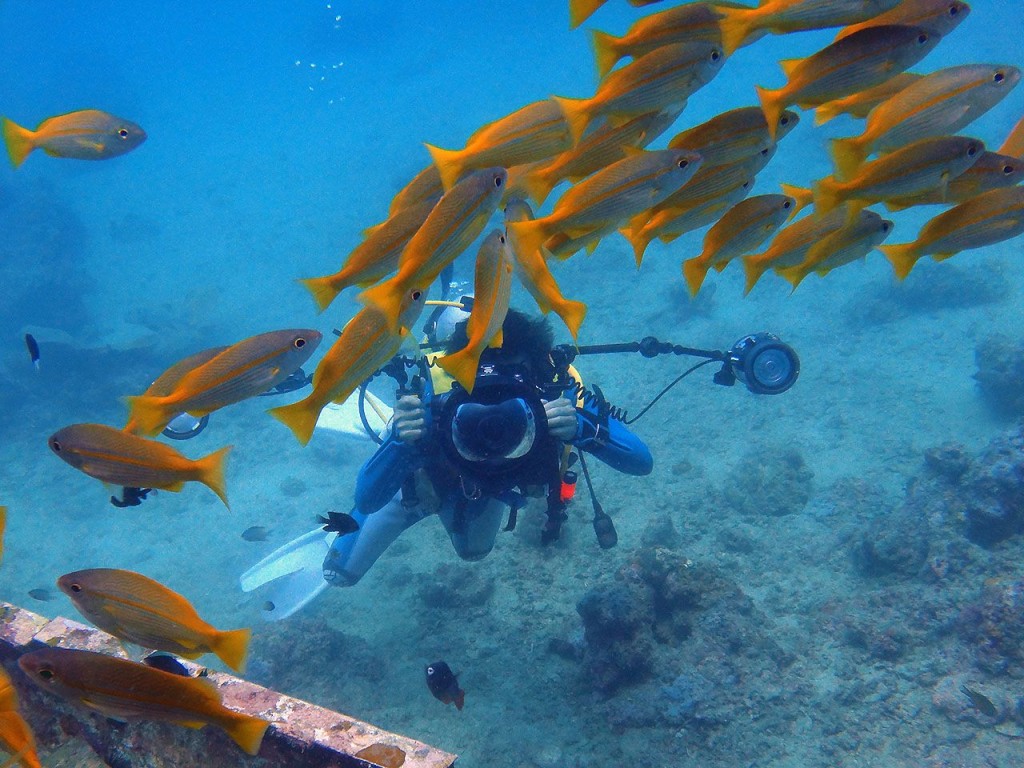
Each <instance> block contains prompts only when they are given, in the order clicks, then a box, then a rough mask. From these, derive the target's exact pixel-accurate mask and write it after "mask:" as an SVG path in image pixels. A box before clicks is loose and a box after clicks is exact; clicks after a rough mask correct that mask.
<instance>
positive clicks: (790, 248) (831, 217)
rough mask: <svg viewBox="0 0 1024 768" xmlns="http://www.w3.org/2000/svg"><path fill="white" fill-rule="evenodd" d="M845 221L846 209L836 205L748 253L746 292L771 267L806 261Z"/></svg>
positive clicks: (781, 232) (783, 231)
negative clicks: (821, 214) (808, 253)
mask: <svg viewBox="0 0 1024 768" xmlns="http://www.w3.org/2000/svg"><path fill="white" fill-rule="evenodd" d="M845 220H846V210H845V208H836V209H835V210H834V211H830V212H829V213H826V214H825V215H823V216H805V217H804V218H802V219H800V220H799V221H796V222H794V223H792V224H790V225H789V226H788V227H786V228H785V229H783V230H781V231H780V232H779V233H778V234H777V235H776V236H775V237H774V238H773V239H772V241H771V243H769V244H768V248H767V249H765V250H764V251H762V252H761V253H755V254H752V255H750V256H744V257H743V269H744V270H745V272H746V276H747V284H746V287H745V288H744V290H743V295H744V296H746V295H747V294H748V293H750V291H751V290H752V289H753V287H754V285H756V284H757V281H758V280H760V279H761V275H763V274H764V273H765V272H766V271H767V270H769V269H773V268H776V269H781V268H785V267H792V266H796V265H797V264H800V263H801V262H803V260H804V259H805V258H806V256H807V252H808V251H809V250H810V249H811V248H812V247H813V246H814V244H815V243H817V242H819V241H820V240H822V239H823V238H825V237H828V235H830V234H831V233H833V232H835V231H836V230H837V229H839V228H840V227H842V226H843V223H844V222H845Z"/></svg>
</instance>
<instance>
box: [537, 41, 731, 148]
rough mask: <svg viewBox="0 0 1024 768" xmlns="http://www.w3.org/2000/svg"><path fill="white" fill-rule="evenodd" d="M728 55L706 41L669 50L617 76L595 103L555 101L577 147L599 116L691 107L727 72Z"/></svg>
mask: <svg viewBox="0 0 1024 768" xmlns="http://www.w3.org/2000/svg"><path fill="white" fill-rule="evenodd" d="M724 62H725V56H723V55H722V49H721V48H720V47H719V46H717V45H714V44H713V43H708V42H705V41H701V40H697V41H694V42H690V43H673V44H672V45H663V46H661V47H660V48H656V49H654V50H653V51H651V52H650V53H647V54H644V55H643V56H641V57H640V58H639V59H635V60H634V61H632V62H630V63H629V64H627V65H626V66H624V67H622V68H621V69H617V70H615V71H614V72H611V73H610V74H609V75H608V77H606V78H605V79H604V81H603V82H602V83H601V85H600V86H598V89H597V93H595V94H594V95H593V96H592V97H591V98H589V99H567V98H563V97H561V96H554V97H553V98H554V99H555V101H557V102H558V103H559V104H560V105H561V107H562V111H563V112H565V119H566V120H568V121H569V130H570V131H571V132H572V138H573V141H574V142H578V141H579V140H580V139H581V138H582V137H583V135H584V134H585V132H586V130H587V126H589V125H590V123H591V121H592V120H593V119H594V118H596V117H597V116H598V115H604V116H612V117H615V118H616V119H619V120H621V121H622V122H625V119H628V118H630V117H636V116H638V115H644V114H648V113H650V112H660V111H661V110H664V109H668V108H669V107H671V106H672V105H679V104H682V103H684V102H685V101H686V99H687V98H689V97H690V95H691V94H693V93H695V92H696V91H697V90H698V89H700V88H701V87H702V86H704V85H707V84H708V83H709V82H711V80H712V79H713V78H714V77H715V75H717V74H718V73H719V71H721V69H722V64H723V63H724Z"/></svg>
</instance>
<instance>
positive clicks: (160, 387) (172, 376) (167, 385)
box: [124, 347, 227, 435]
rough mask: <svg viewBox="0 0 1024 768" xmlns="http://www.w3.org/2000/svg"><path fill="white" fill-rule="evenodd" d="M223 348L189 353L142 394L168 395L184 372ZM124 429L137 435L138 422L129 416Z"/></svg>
mask: <svg viewBox="0 0 1024 768" xmlns="http://www.w3.org/2000/svg"><path fill="white" fill-rule="evenodd" d="M225 349H227V347H212V348H211V349H204V350H203V351H202V352H196V353H195V354H194V355H189V356H188V357H186V358H185V359H184V360H179V361H178V362H176V363H175V364H174V365H172V366H171V367H170V368H168V369H167V370H166V371H164V372H163V373H161V374H160V375H159V376H158V377H157V378H156V381H154V382H153V383H152V384H150V385H149V389H147V390H146V391H145V392H144V393H143V394H144V395H150V396H153V397H164V396H165V395H169V394H170V393H171V392H173V391H174V388H175V387H176V386H177V384H178V382H179V381H181V379H182V378H183V377H184V376H185V375H186V374H189V373H191V372H192V371H194V370H195V369H196V368H198V367H199V366H200V365H202V364H203V363H207V362H209V361H210V360H212V359H213V358H215V357H216V356H217V355H219V354H220V353H221V352H223V351H224V350H225ZM124 431H125V432H131V433H132V434H133V435H137V434H138V433H139V424H138V422H137V421H135V419H133V418H129V419H128V423H127V424H125V425H124Z"/></svg>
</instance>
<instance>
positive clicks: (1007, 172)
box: [1003, 165, 1013, 176]
mask: <svg viewBox="0 0 1024 768" xmlns="http://www.w3.org/2000/svg"><path fill="white" fill-rule="evenodd" d="M1011 173H1013V166H1012V165H1004V166H1003V175H1004V176H1009V175H1010V174H1011Z"/></svg>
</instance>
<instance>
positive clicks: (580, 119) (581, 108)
mask: <svg viewBox="0 0 1024 768" xmlns="http://www.w3.org/2000/svg"><path fill="white" fill-rule="evenodd" d="M551 98H552V99H554V100H555V102H556V103H557V104H558V106H560V107H561V108H562V114H563V115H565V122H567V123H568V124H569V133H570V134H571V135H572V143H573V145H574V146H575V145H576V144H579V142H580V139H581V138H582V137H583V133H584V132H585V131H586V130H587V125H588V124H589V123H590V100H589V99H567V98H565V97H564V96H552V97H551Z"/></svg>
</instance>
